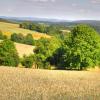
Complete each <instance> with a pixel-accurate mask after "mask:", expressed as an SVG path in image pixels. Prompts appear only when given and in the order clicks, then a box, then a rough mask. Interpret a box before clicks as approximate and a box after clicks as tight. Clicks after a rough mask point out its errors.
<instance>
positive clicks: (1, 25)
mask: <svg viewBox="0 0 100 100" xmlns="http://www.w3.org/2000/svg"><path fill="white" fill-rule="evenodd" d="M0 30H1V31H2V32H3V33H4V34H5V35H7V36H10V35H11V34H12V33H22V34H24V35H26V34H28V33H31V34H33V37H34V39H39V38H41V37H44V38H50V36H49V35H46V34H44V33H39V32H35V31H31V30H27V29H22V28H19V25H18V24H12V23H5V22H0Z"/></svg>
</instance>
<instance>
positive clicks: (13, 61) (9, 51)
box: [0, 40, 19, 66]
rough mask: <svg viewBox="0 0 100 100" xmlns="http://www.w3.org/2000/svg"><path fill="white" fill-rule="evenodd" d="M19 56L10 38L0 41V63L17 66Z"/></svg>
mask: <svg viewBox="0 0 100 100" xmlns="http://www.w3.org/2000/svg"><path fill="white" fill-rule="evenodd" d="M18 64H19V57H18V53H17V51H16V48H15V46H14V43H13V42H12V41H10V40H4V41H3V42H1V43H0V65H4V66H18Z"/></svg>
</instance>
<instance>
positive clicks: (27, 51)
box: [15, 43, 35, 58]
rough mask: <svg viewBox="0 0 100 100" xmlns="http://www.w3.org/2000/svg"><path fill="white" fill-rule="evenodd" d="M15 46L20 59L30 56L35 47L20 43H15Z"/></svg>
mask: <svg viewBox="0 0 100 100" xmlns="http://www.w3.org/2000/svg"><path fill="white" fill-rule="evenodd" d="M15 46H16V50H17V52H18V55H19V57H20V58H22V57H23V56H24V55H26V56H29V55H31V54H34V52H33V50H34V48H35V46H31V45H26V44H21V43H15Z"/></svg>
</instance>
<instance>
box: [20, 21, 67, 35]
mask: <svg viewBox="0 0 100 100" xmlns="http://www.w3.org/2000/svg"><path fill="white" fill-rule="evenodd" d="M19 27H20V28H24V29H29V30H33V31H37V32H41V33H46V34H49V35H54V34H60V33H61V30H64V29H67V27H66V26H65V25H58V24H51V25H50V24H45V23H31V22H23V23H20V24H19Z"/></svg>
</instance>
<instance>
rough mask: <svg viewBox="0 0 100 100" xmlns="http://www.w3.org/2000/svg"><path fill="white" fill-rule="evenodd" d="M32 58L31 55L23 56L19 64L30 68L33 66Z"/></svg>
mask: <svg viewBox="0 0 100 100" xmlns="http://www.w3.org/2000/svg"><path fill="white" fill-rule="evenodd" d="M33 63H34V59H33V56H24V57H23V59H22V61H21V64H22V65H23V66H25V68H31V67H32V66H33Z"/></svg>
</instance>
